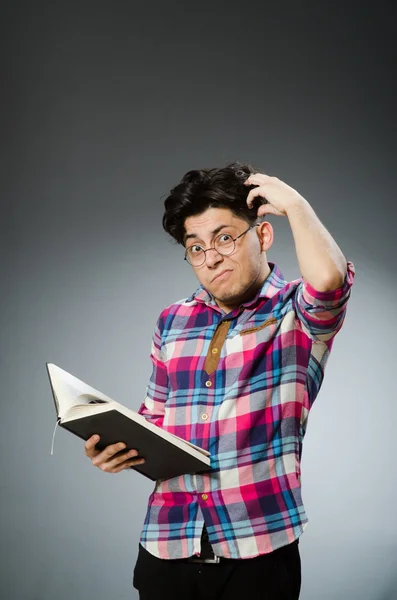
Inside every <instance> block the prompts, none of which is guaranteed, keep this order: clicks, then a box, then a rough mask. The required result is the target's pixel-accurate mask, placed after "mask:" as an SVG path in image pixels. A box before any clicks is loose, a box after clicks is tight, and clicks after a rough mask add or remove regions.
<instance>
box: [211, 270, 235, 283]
mask: <svg viewBox="0 0 397 600" xmlns="http://www.w3.org/2000/svg"><path fill="white" fill-rule="evenodd" d="M229 273H231V270H230V269H226V270H224V271H221V272H220V273H218V275H215V277H214V278H213V279H211V283H213V282H214V281H221V280H222V281H223V279H226V277H227V276H228V274H229Z"/></svg>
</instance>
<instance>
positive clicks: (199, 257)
mask: <svg viewBox="0 0 397 600" xmlns="http://www.w3.org/2000/svg"><path fill="white" fill-rule="evenodd" d="M186 260H187V262H188V263H189V264H190V265H193V266H194V267H199V266H200V265H202V264H203V262H204V261H205V252H204V251H203V250H202V248H200V246H190V248H188V249H187V250H186Z"/></svg>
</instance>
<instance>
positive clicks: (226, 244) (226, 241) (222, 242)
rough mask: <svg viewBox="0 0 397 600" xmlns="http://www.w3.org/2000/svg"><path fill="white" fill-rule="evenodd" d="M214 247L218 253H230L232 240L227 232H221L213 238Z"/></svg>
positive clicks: (232, 248)
mask: <svg viewBox="0 0 397 600" xmlns="http://www.w3.org/2000/svg"><path fill="white" fill-rule="evenodd" d="M214 247H215V250H216V251H217V252H219V254H231V253H232V252H233V250H234V240H233V238H232V236H231V235H229V234H228V233H221V235H218V237H217V238H216V239H215V243H214Z"/></svg>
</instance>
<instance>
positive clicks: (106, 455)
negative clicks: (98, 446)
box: [93, 442, 125, 466]
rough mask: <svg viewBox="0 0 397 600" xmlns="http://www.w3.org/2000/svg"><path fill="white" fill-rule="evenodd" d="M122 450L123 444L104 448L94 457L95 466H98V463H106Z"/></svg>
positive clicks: (119, 443)
mask: <svg viewBox="0 0 397 600" xmlns="http://www.w3.org/2000/svg"><path fill="white" fill-rule="evenodd" d="M124 449H125V444H124V442H118V444H111V445H110V446H106V448H104V450H102V452H98V453H97V454H96V455H95V463H94V464H95V466H99V464H100V463H106V462H108V461H109V460H110V459H111V458H112V457H113V456H114V455H115V454H117V453H118V452H121V451H122V450H124ZM93 462H94V461H93Z"/></svg>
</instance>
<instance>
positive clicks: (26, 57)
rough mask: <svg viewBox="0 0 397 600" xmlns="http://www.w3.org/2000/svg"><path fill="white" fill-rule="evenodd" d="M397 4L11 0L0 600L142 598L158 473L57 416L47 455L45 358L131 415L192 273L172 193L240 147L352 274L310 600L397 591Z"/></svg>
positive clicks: (281, 224) (314, 497)
mask: <svg viewBox="0 0 397 600" xmlns="http://www.w3.org/2000/svg"><path fill="white" fill-rule="evenodd" d="M396 20H397V19H396V3H395V2H392V1H388V2H377V3H376V4H375V3H371V4H369V3H365V2H363V3H359V2H336V3H331V2H316V1H314V0H313V1H304V2H299V3H296V2H279V3H274V2H272V3H268V2H259V1H258V2H256V3H255V2H244V3H243V4H241V3H237V2H231V1H230V0H229V1H228V2H214V3H213V4H209V3H205V4H203V3H200V5H197V4H194V5H193V4H190V3H183V2H174V1H169V2H167V3H161V4H160V6H156V5H155V4H154V3H151V2H148V3H147V4H144V3H138V2H133V1H132V0H131V1H115V2H110V1H108V2H104V1H96V2H91V3H88V2H84V1H83V2H80V3H74V4H73V3H72V5H70V3H69V2H41V1H38V2H3V3H2V5H1V27H2V40H3V53H2V61H3V67H4V68H3V75H2V79H3V85H2V94H1V102H2V110H1V123H2V135H1V140H2V142H1V146H2V156H3V158H2V161H1V163H2V164H1V168H2V170H3V171H4V172H3V177H2V182H3V184H2V185H3V191H2V193H1V205H2V210H1V258H2V261H1V269H2V277H1V282H2V286H1V297H0V303H1V311H0V319H1V356H0V369H1V380H0V381H1V428H2V431H1V436H0V441H1V454H0V456H1V462H2V474H1V479H0V485H1V520H2V523H1V544H2V549H1V557H2V558H1V561H0V569H1V573H0V575H1V584H0V585H1V598H4V600H54V598H57V599H58V600H69V599H71V598H73V599H74V600H82V599H87V598H88V599H95V600H105V599H108V598H112V599H114V600H116V599H117V600H122V599H123V600H124V599H131V598H132V599H136V598H137V594H136V592H135V590H133V589H132V570H133V566H134V563H135V559H136V555H137V547H138V538H139V533H140V530H141V525H142V522H143V518H144V515H145V509H146V502H147V497H148V495H149V494H150V492H151V490H152V483H151V482H150V481H148V480H146V479H144V478H142V477H140V476H139V475H138V474H136V473H132V472H130V473H122V474H121V475H118V476H111V475H108V474H104V473H102V472H100V471H99V470H96V469H94V468H93V467H92V466H91V464H90V462H89V461H88V459H86V458H85V457H84V454H83V444H82V442H80V440H78V439H77V438H75V437H74V436H71V435H70V434H68V433H67V432H65V431H62V430H58V433H57V435H56V438H55V455H54V456H50V447H51V438H52V432H53V428H54V424H55V413H54V408H53V405H52V397H51V394H50V389H49V384H48V381H47V375H46V370H45V362H46V361H51V362H54V363H56V364H58V365H59V366H61V367H63V368H65V369H66V370H68V371H70V372H72V373H73V374H75V375H76V376H77V377H80V378H81V379H83V380H85V381H87V382H88V383H90V384H91V385H93V386H94V387H97V388H99V389H101V390H103V391H104V392H105V393H107V394H109V395H110V396H112V397H114V398H115V399H117V400H119V401H121V402H123V403H126V404H128V405H129V406H130V407H132V408H133V409H137V408H138V406H139V405H140V403H141V401H142V399H143V397H144V393H145V388H146V384H147V381H148V378H149V376H150V360H149V351H150V340H151V335H152V331H153V328H154V324H155V321H156V319H157V317H158V314H159V313H160V311H161V309H162V308H163V307H165V306H166V305H168V304H170V303H171V302H173V301H175V300H177V299H179V298H182V297H186V296H187V295H189V294H190V293H191V292H192V291H193V290H194V289H195V288H196V280H195V278H194V276H193V274H192V272H191V270H190V269H189V267H188V266H187V265H186V263H184V261H183V260H182V256H183V251H182V249H181V248H180V247H177V246H176V245H175V244H173V242H172V241H170V240H169V239H168V238H167V236H166V235H165V233H163V231H162V228H161V217H162V210H163V204H162V201H163V200H162V197H163V196H164V194H166V193H167V192H168V190H169V189H170V188H171V187H172V186H173V185H174V184H175V183H177V182H178V181H179V179H180V178H181V176H182V175H183V174H184V173H185V172H186V171H187V170H189V169H192V168H197V167H205V166H221V165H224V164H226V163H227V162H228V161H231V160H234V159H239V160H242V161H248V162H251V163H252V164H254V165H255V166H256V167H257V168H259V169H262V170H263V171H265V172H267V173H268V174H273V175H277V176H278V177H280V179H282V180H285V181H286V182H287V183H289V184H290V185H292V186H293V187H295V188H296V189H298V190H299V191H300V192H301V193H302V194H303V195H304V196H305V197H306V198H307V199H308V200H309V202H311V204H312V205H313V207H314V208H315V210H316V211H317V214H318V215H319V217H320V218H321V219H322V220H323V222H324V223H325V225H326V226H327V227H328V228H329V230H330V231H331V233H332V234H333V235H334V236H335V238H336V240H337V241H338V243H339V244H340V246H341V248H342V249H343V251H344V252H345V254H346V256H347V257H348V258H349V259H351V260H353V261H354V262H355V265H356V268H357V277H356V282H355V286H354V290H353V294H352V298H351V302H350V306H349V310H348V315H347V319H346V322H345V326H344V329H343V330H342V332H341V333H340V334H339V336H338V338H337V340H336V342H335V345H334V350H333V354H332V355H331V358H330V361H329V364H328V367H327V372H326V377H325V382H324V385H323V388H322V390H321V392H320V395H319V397H318V399H317V401H316V404H315V406H314V408H313V411H312V413H311V416H310V419H309V427H308V433H307V437H306V440H305V445H304V452H303V498H304V501H305V506H306V510H307V513H308V516H309V519H310V523H309V526H308V527H307V529H306V531H305V533H304V534H303V537H302V538H301V546H300V547H301V554H302V563H303V585H302V594H301V598H302V600H319V599H320V600H335V599H338V600H350V599H351V600H356V599H360V600H391V599H393V598H397V579H396V567H397V541H396V540H397V519H396V517H395V498H396V494H397V486H396V480H397V474H396V454H397V444H396V434H395V431H396V416H397V415H396V412H397V409H396V396H395V386H392V377H393V375H394V373H393V368H395V367H394V362H395V340H396V328H395V316H394V315H395V312H394V311H395V309H394V302H395V297H396V292H397V289H396V285H397V284H396V271H395V262H396V244H395V239H396V233H395V231H396V205H395V201H396V183H397V182H396V158H397V156H396V113H395V107H396V105H397V94H396V33H397V27H396ZM271 222H272V224H273V225H274V227H275V232H276V241H275V244H274V247H273V248H272V249H271V251H270V252H269V260H272V261H275V262H277V263H278V265H279V266H280V268H281V270H282V272H283V273H284V275H285V276H286V277H287V278H289V279H292V278H296V277H298V276H299V270H298V265H297V261H296V258H295V252H294V246H293V240H292V235H291V233H290V229H289V226H288V222H287V221H286V220H283V219H277V218H276V217H273V218H271ZM264 589H265V582H264Z"/></svg>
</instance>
